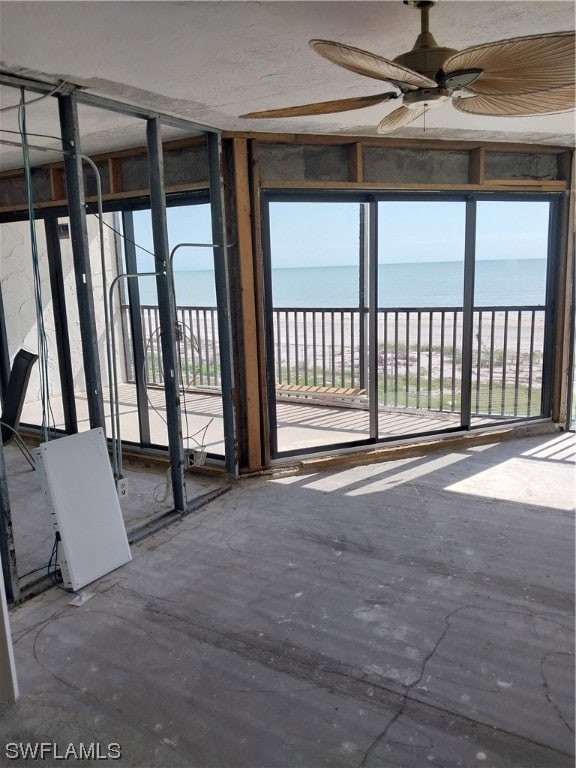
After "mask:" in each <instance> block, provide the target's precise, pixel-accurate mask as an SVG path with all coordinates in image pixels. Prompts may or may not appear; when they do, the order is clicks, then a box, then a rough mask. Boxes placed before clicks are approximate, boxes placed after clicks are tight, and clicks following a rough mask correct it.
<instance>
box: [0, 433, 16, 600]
mask: <svg viewBox="0 0 576 768" xmlns="http://www.w3.org/2000/svg"><path fill="white" fill-rule="evenodd" d="M0 555H1V557H2V573H3V576H4V586H5V588H6V598H7V600H8V602H11V603H15V602H17V601H18V599H19V597H20V587H19V586H18V568H17V567H16V549H15V547H14V532H13V530H12V514H11V512H10V499H9V496H8V480H7V478H6V465H5V464H4V447H3V445H2V441H1V440H0Z"/></svg>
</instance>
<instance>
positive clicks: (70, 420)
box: [44, 214, 78, 434]
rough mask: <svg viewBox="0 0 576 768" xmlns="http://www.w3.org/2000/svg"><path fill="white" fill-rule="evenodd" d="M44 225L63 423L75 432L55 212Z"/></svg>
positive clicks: (66, 324)
mask: <svg viewBox="0 0 576 768" xmlns="http://www.w3.org/2000/svg"><path fill="white" fill-rule="evenodd" d="M44 228H45V230H46V249H47V253H48V268H49V270H50V292H51V296H52V312H53V314H54V327H55V329H56V349H57V351H58V368H59V371H60V387H61V389H62V407H63V409H64V424H65V428H66V432H68V434H74V433H76V432H78V420H77V416H76V400H75V396H74V375H73V373H72V359H71V356H70V343H69V334H68V318H67V315H66V297H65V293H64V277H63V275H62V253H61V251H60V238H59V237H58V220H57V218H56V216H55V215H52V214H49V215H47V216H46V218H45V219H44Z"/></svg>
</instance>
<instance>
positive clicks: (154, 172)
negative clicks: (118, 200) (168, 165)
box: [146, 117, 187, 512]
mask: <svg viewBox="0 0 576 768" xmlns="http://www.w3.org/2000/svg"><path fill="white" fill-rule="evenodd" d="M161 129H162V126H161V123H160V119H159V118H158V117H151V118H149V119H148V120H147V121H146V142H147V145H148V169H149V175H150V210H151V215H152V236H153V240H154V255H155V258H156V262H155V271H156V272H158V273H160V274H158V275H157V276H156V287H157V291H158V317H159V319H160V338H161V342H162V366H163V371H164V395H165V398H166V423H167V426H168V449H169V452H170V474H171V478H172V494H173V498H174V509H176V510H177V511H179V512H185V511H186V506H187V505H186V495H185V492H184V448H183V445H182V422H181V411H180V385H179V381H178V376H179V370H180V361H179V360H178V354H177V349H176V336H175V329H176V310H175V302H174V297H173V295H172V294H173V287H172V279H171V277H170V275H169V270H170V264H169V256H170V249H169V245H168V224H167V219H166V195H165V193H164V156H163V153H162V133H161Z"/></svg>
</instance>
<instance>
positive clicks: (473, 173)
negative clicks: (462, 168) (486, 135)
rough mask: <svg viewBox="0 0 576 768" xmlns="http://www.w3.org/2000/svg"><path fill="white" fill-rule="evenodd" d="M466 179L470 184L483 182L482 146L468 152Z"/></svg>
mask: <svg viewBox="0 0 576 768" xmlns="http://www.w3.org/2000/svg"><path fill="white" fill-rule="evenodd" d="M468 181H469V182H470V184H484V147H477V148H476V149H473V150H472V151H471V152H470V160H469V164H468Z"/></svg>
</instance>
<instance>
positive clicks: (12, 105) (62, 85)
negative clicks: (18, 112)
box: [0, 80, 67, 112]
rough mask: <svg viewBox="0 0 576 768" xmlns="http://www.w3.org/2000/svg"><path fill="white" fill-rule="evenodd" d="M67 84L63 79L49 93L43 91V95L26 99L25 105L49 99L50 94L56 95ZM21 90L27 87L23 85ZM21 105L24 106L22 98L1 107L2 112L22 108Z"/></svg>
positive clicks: (23, 90)
mask: <svg viewBox="0 0 576 768" xmlns="http://www.w3.org/2000/svg"><path fill="white" fill-rule="evenodd" d="M65 85H67V81H66V80H62V81H61V83H60V84H59V85H57V86H56V88H54V89H53V90H51V91H49V92H48V93H43V94H42V96H39V97H38V98H37V99H30V101H25V102H24V106H25V107H28V106H30V104H36V103H37V102H39V101H43V100H44V99H47V98H48V97H49V96H54V94H55V93H58V91H60V90H62V88H64V86H65ZM20 90H21V91H22V92H25V91H26V89H25V88H24V87H23V86H20ZM21 106H22V100H20V102H19V103H18V104H9V105H8V106H7V107H2V108H0V112H9V111H10V110H11V109H20V107H21Z"/></svg>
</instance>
